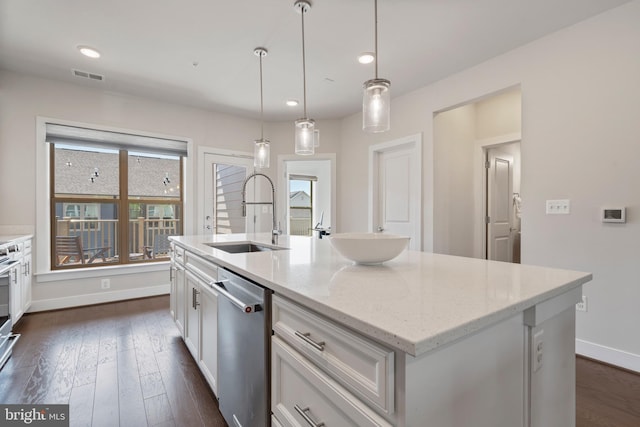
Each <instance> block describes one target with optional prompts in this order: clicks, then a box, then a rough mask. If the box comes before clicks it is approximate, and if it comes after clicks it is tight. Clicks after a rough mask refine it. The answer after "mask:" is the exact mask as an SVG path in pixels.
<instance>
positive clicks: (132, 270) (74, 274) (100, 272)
mask: <svg viewBox="0 0 640 427" xmlns="http://www.w3.org/2000/svg"><path fill="white" fill-rule="evenodd" d="M169 264H170V261H166V262H164V261H163V262H153V263H148V264H129V265H109V266H105V267H94V268H83V269H74V270H56V271H46V272H42V273H35V276H36V278H37V282H38V283H46V282H58V281H61V280H74V279H90V278H94V277H111V276H119V275H124V274H138V273H152V272H155V271H168V269H169Z"/></svg>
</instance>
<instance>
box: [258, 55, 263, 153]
mask: <svg viewBox="0 0 640 427" xmlns="http://www.w3.org/2000/svg"><path fill="white" fill-rule="evenodd" d="M258 56H259V57H260V141H264V103H263V101H262V56H263V54H262V52H261V53H260V54H259V55H258Z"/></svg>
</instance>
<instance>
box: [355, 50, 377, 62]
mask: <svg viewBox="0 0 640 427" xmlns="http://www.w3.org/2000/svg"><path fill="white" fill-rule="evenodd" d="M375 58H376V56H375V55H374V54H373V52H364V53H361V54H360V56H358V62H359V63H361V64H371V63H372V62H373V60H374V59H375Z"/></svg>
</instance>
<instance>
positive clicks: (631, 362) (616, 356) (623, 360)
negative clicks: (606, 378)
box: [576, 339, 640, 372]
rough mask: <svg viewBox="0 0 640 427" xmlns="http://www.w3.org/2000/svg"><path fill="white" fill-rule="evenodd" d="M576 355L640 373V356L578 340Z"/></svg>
mask: <svg viewBox="0 0 640 427" xmlns="http://www.w3.org/2000/svg"><path fill="white" fill-rule="evenodd" d="M576 354H579V355H581V356H586V357H590V358H591V359H596V360H600V361H602V362H605V363H608V364H610V365H615V366H619V367H621V368H625V369H629V370H631V371H635V372H640V355H638V354H633V353H628V352H626V351H622V350H618V349H615V348H611V347H606V346H604V345H600V344H595V343H592V342H589V341H584V340H580V339H576Z"/></svg>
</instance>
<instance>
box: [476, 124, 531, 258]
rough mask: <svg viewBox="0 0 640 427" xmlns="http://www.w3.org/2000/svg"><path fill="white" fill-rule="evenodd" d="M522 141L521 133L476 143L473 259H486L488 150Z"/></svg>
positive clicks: (481, 140)
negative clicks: (486, 171)
mask: <svg viewBox="0 0 640 427" xmlns="http://www.w3.org/2000/svg"><path fill="white" fill-rule="evenodd" d="M521 140H522V133H521V132H514V133H508V134H505V135H499V136H495V137H491V138H485V139H479V140H477V141H475V142H474V147H473V169H474V170H473V176H474V177H475V178H474V180H473V182H474V189H473V201H474V203H473V206H474V220H473V229H474V236H473V237H474V238H473V241H474V245H473V257H474V258H481V259H486V257H487V256H486V255H487V254H486V247H487V245H486V240H487V236H486V233H485V227H486V224H485V221H484V218H485V212H486V211H487V197H486V191H487V174H486V173H484V171H485V159H486V150H487V149H489V148H491V147H496V146H500V145H503V144H510V143H512V142H520V141H521Z"/></svg>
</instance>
